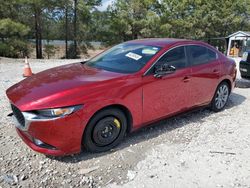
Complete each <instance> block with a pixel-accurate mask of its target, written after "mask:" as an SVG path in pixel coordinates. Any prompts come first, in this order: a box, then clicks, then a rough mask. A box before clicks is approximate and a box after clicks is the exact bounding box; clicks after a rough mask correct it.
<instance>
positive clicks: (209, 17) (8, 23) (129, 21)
mask: <svg viewBox="0 0 250 188" xmlns="http://www.w3.org/2000/svg"><path fill="white" fill-rule="evenodd" d="M0 4H1V6H0V38H1V42H0V55H2V56H8V57H19V56H23V55H24V54H28V52H29V49H28V45H27V43H28V40H27V39H37V40H36V49H37V53H39V54H38V56H37V57H40V58H41V57H42V53H41V52H42V50H41V49H42V48H41V46H42V42H41V40H42V39H46V40H55V39H59V40H65V41H67V44H70V45H69V46H68V49H67V50H65V52H66V51H68V53H69V55H68V56H67V57H68V58H76V57H79V54H80V53H87V49H89V48H90V47H91V45H90V41H101V42H103V43H104V44H106V45H113V44H116V43H119V42H123V41H127V40H132V39H137V38H146V37H147V38H148V37H172V38H190V39H197V40H204V41H207V42H210V43H211V44H214V45H216V46H223V45H224V41H223V40H221V41H219V40H213V38H220V37H225V36H227V35H229V34H231V33H233V32H235V31H238V30H243V31H244V30H245V31H248V30H250V1H249V0H225V1H218V0H210V1H204V0H178V1H177V0H115V1H114V2H113V4H112V5H111V6H110V7H109V8H108V10H106V11H102V12H101V11H98V10H97V9H96V8H97V6H99V5H100V4H101V0H84V1H82V0H11V1H6V0H0ZM75 13H76V14H75ZM75 20H76V21H75ZM66 23H67V24H66ZM72 41H74V42H75V44H76V45H73V44H72ZM65 43H66V42H65ZM222 50H223V49H222ZM44 52H45V53H46V55H47V56H48V54H51V53H52V52H53V49H52V47H50V46H45V51H44ZM47 52H48V54H47ZM52 54H53V53H52ZM49 56H51V55H49Z"/></svg>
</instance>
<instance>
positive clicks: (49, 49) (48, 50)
mask: <svg viewBox="0 0 250 188" xmlns="http://www.w3.org/2000/svg"><path fill="white" fill-rule="evenodd" d="M56 50H57V48H56V47H55V46H54V45H51V44H46V45H44V52H45V54H46V56H47V58H48V59H50V57H51V56H54V55H55V53H56Z"/></svg>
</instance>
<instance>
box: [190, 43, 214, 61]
mask: <svg viewBox="0 0 250 188" xmlns="http://www.w3.org/2000/svg"><path fill="white" fill-rule="evenodd" d="M187 48H188V53H189V57H190V61H191V64H192V65H200V64H205V63H208V62H210V61H214V60H216V59H217V54H216V53H215V52H214V51H212V50H210V49H208V48H206V47H204V46H195V45H194V46H188V47H187Z"/></svg>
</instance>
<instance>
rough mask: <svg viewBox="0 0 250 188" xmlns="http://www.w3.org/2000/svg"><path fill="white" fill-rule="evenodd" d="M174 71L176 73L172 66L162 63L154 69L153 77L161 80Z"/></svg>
mask: <svg viewBox="0 0 250 188" xmlns="http://www.w3.org/2000/svg"><path fill="white" fill-rule="evenodd" d="M175 71H176V68H175V67H174V66H172V65H168V64H166V63H163V64H161V65H159V66H156V67H155V72H154V77H155V78H161V77H163V76H165V75H167V74H172V73H174V72H175Z"/></svg>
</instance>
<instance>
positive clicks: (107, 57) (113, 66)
mask: <svg viewBox="0 0 250 188" xmlns="http://www.w3.org/2000/svg"><path fill="white" fill-rule="evenodd" d="M160 49H161V48H160V47H156V46H146V45H142V44H127V43H123V44H119V45H117V46H114V47H113V48H110V49H109V50H107V51H105V52H104V53H102V54H100V55H98V56H96V57H95V58H93V59H91V60H89V61H88V62H87V63H86V65H88V66H90V67H95V68H99V69H104V70H107V71H111V72H118V73H134V72H137V71H139V70H140V69H141V68H142V67H144V65H145V64H146V63H147V62H148V61H149V60H150V59H151V58H152V57H153V56H154V55H155V54H156V53H157V52H158V51H159V50H160Z"/></svg>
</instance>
